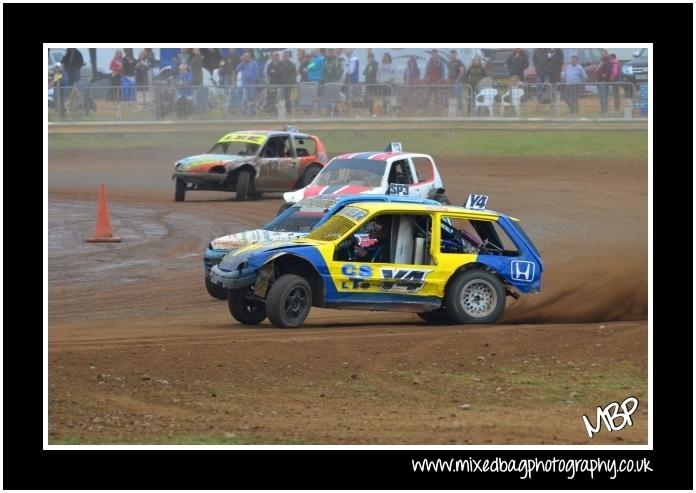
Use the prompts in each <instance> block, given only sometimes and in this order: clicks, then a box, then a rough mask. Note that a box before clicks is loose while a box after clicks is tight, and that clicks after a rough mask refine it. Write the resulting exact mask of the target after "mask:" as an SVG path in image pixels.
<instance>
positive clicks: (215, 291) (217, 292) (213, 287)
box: [205, 276, 227, 300]
mask: <svg viewBox="0 0 696 493" xmlns="http://www.w3.org/2000/svg"><path fill="white" fill-rule="evenodd" d="M205 289H206V290H207V291H208V294H209V295H210V296H212V297H213V298H217V299H219V300H226V299H227V290H226V289H225V288H223V287H222V286H218V285H217V284H214V283H213V282H212V281H211V280H210V278H209V277H208V276H205Z"/></svg>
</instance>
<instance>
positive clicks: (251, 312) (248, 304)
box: [227, 287, 266, 325]
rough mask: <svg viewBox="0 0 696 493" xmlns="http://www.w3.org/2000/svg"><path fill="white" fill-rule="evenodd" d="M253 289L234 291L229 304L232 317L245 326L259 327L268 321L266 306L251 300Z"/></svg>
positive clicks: (261, 302) (231, 292)
mask: <svg viewBox="0 0 696 493" xmlns="http://www.w3.org/2000/svg"><path fill="white" fill-rule="evenodd" d="M253 293H254V291H253V288H248V287H247V288H241V289H233V290H231V291H230V295H229V298H227V304H228V306H229V308H230V313H231V314H232V317H234V319H235V320H236V321H237V322H240V323H243V324H245V325H258V324H260V323H261V322H263V321H264V320H265V319H266V305H265V304H264V303H263V301H257V300H254V299H251V298H250V297H251V295H253Z"/></svg>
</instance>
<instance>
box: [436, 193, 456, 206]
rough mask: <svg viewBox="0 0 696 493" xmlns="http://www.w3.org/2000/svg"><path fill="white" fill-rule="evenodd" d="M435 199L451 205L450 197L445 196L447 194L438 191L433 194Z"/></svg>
mask: <svg viewBox="0 0 696 493" xmlns="http://www.w3.org/2000/svg"><path fill="white" fill-rule="evenodd" d="M435 200H437V201H438V202H440V203H441V204H442V205H452V202H450V199H448V198H447V195H445V194H444V193H439V194H437V195H436V196H435Z"/></svg>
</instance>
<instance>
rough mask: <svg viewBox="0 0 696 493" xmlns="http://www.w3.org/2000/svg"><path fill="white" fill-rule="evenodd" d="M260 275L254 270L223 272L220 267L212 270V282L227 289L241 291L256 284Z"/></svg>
mask: <svg viewBox="0 0 696 493" xmlns="http://www.w3.org/2000/svg"><path fill="white" fill-rule="evenodd" d="M257 277H258V274H257V273H256V271H255V270H254V269H236V270H231V271H230V270H223V269H221V268H220V266H219V265H215V266H213V268H212V269H210V282H212V283H213V284H216V285H218V286H222V287H223V288H225V289H239V288H243V287H246V286H250V285H252V284H254V283H255V282H256V279H257Z"/></svg>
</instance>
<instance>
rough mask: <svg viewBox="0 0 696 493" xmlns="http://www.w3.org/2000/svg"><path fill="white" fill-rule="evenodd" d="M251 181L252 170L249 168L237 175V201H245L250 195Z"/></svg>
mask: <svg viewBox="0 0 696 493" xmlns="http://www.w3.org/2000/svg"><path fill="white" fill-rule="evenodd" d="M250 183H251V172H250V171H249V170H248V169H245V170H242V171H240V172H239V174H238V175H237V196H236V197H235V198H234V199H235V200H237V201H241V202H243V201H245V200H246V199H247V197H248V195H249V184H250Z"/></svg>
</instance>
